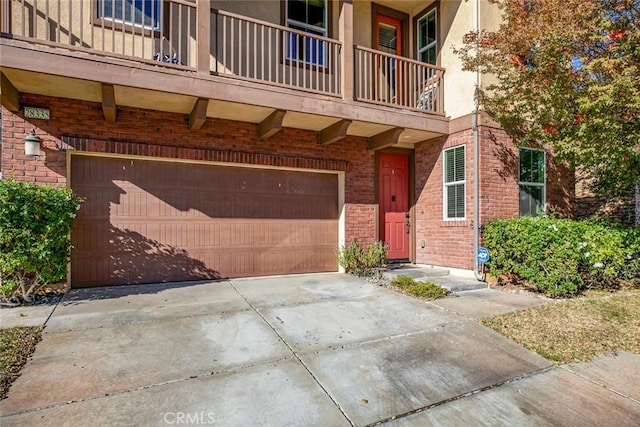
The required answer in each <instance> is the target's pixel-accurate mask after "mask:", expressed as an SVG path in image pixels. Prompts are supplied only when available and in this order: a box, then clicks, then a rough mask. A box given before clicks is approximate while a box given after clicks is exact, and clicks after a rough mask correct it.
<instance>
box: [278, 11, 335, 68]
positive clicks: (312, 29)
mask: <svg viewBox="0 0 640 427" xmlns="http://www.w3.org/2000/svg"><path fill="white" fill-rule="evenodd" d="M308 1H309V0H305V4H306V3H308ZM329 1H330V0H326V1H325V2H324V11H323V13H324V24H325V28H322V27H318V26H315V25H310V24H308V23H306V22H302V21H298V20H297V19H289V0H285V2H284V3H285V8H284V17H285V26H286V27H288V28H291V29H293V30H297V31H304V32H307V33H309V34H311V35H313V36H319V37H328V34H329ZM292 25H293V26H294V27H295V28H292ZM300 28H302V29H300ZM289 37H296V36H295V35H293V34H289ZM318 44H320V46H321V51H320V57H317V58H315V60H314V59H313V58H311V59H306V58H305V59H298V58H297V53H298V52H297V49H298V47H297V46H296V47H291V46H290V45H289V41H287V47H286V59H287V60H288V61H296V62H301V63H304V64H310V65H312V66H314V67H326V64H327V48H328V45H327V43H326V42H324V41H318V42H316V43H315V47H313V48H312V49H318ZM315 55H318V53H317V52H316V53H315ZM312 56H313V53H312Z"/></svg>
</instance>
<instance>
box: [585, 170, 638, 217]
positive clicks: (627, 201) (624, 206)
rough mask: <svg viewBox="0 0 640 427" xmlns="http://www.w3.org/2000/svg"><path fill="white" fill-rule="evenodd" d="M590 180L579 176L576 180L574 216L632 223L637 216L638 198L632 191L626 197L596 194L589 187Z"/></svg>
mask: <svg viewBox="0 0 640 427" xmlns="http://www.w3.org/2000/svg"><path fill="white" fill-rule="evenodd" d="M590 183H591V182H590V181H589V180H588V179H586V178H582V177H580V176H578V177H577V180H576V217H577V218H579V219H584V218H590V217H593V218H599V219H611V220H615V221H619V222H620V223H622V224H625V225H634V224H636V221H637V220H640V216H638V213H636V212H638V211H640V207H638V206H639V205H638V199H636V195H635V194H634V192H631V193H629V194H628V195H627V196H626V197H602V196H600V197H599V196H596V195H595V194H594V193H593V192H592V191H591V190H590V189H589V185H590ZM636 225H637V224H636Z"/></svg>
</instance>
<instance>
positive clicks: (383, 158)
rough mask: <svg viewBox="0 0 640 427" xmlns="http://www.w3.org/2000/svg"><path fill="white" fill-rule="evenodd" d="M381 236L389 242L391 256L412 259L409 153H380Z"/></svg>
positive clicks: (397, 258) (389, 255)
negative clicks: (410, 245)
mask: <svg viewBox="0 0 640 427" xmlns="http://www.w3.org/2000/svg"><path fill="white" fill-rule="evenodd" d="M378 164H379V171H380V172H379V177H380V178H379V183H378V188H379V190H378V191H379V195H378V196H379V197H378V203H379V205H380V236H381V238H382V241H383V242H385V243H387V244H388V245H389V254H388V258H389V259H392V260H400V259H406V260H408V259H409V157H407V156H402V155H397V154H380V156H379V163H378Z"/></svg>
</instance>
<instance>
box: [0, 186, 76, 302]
mask: <svg viewBox="0 0 640 427" xmlns="http://www.w3.org/2000/svg"><path fill="white" fill-rule="evenodd" d="M80 203H81V199H80V198H78V197H76V196H74V195H73V193H72V192H71V190H69V189H66V188H54V187H50V186H38V185H35V184H30V183H26V182H18V181H13V180H7V181H0V303H2V304H5V305H7V304H8V305H15V304H18V303H20V302H21V301H24V302H31V301H32V295H33V293H34V292H35V291H37V290H38V289H39V288H41V287H42V286H45V285H46V284H49V283H53V282H57V281H60V280H62V279H64V278H65V277H66V274H67V264H68V263H69V260H70V256H71V241H70V240H69V234H70V232H71V226H72V224H73V218H75V216H76V211H77V210H78V209H79V208H80Z"/></svg>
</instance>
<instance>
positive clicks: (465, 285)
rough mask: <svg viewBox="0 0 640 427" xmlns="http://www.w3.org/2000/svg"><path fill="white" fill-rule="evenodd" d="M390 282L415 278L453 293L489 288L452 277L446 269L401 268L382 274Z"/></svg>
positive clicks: (468, 280)
mask: <svg viewBox="0 0 640 427" xmlns="http://www.w3.org/2000/svg"><path fill="white" fill-rule="evenodd" d="M382 274H383V275H384V277H385V278H387V279H388V280H393V279H394V278H395V277H398V276H409V277H413V278H414V279H415V280H417V281H430V282H433V283H435V284H437V285H440V286H442V287H444V288H447V289H449V290H450V291H451V292H464V291H471V290H476V289H483V288H486V287H487V284H486V283H484V282H479V281H477V280H475V279H472V278H468V277H460V276H452V275H451V274H450V273H449V270H447V269H446V268H437V267H415V266H401V267H395V268H391V269H388V270H387V271H385V272H384V273H382Z"/></svg>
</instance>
